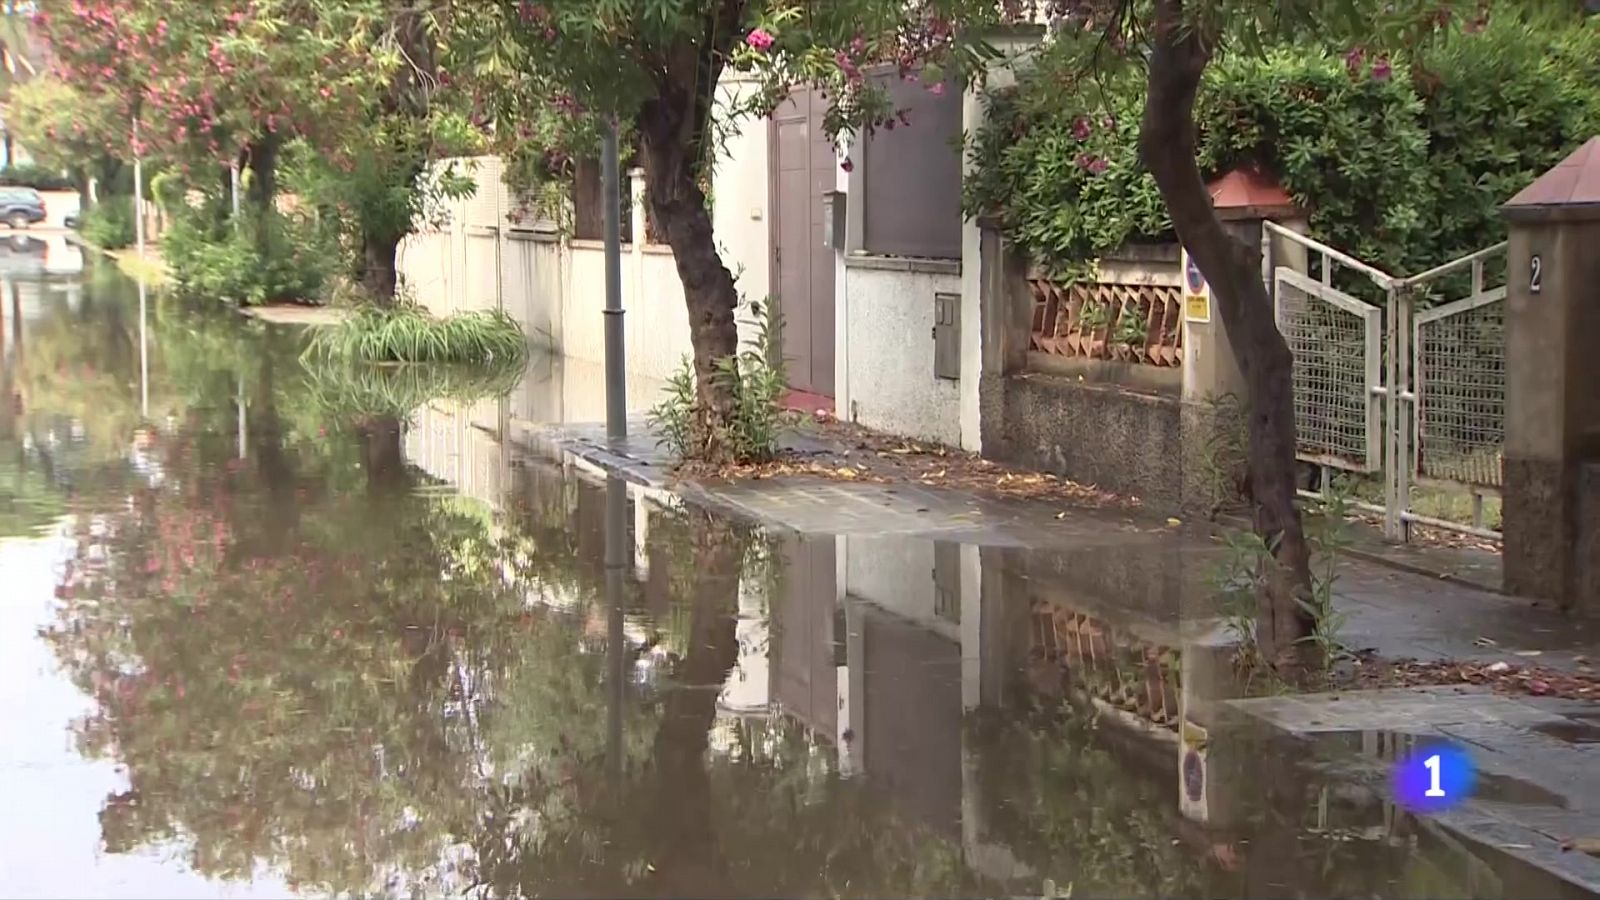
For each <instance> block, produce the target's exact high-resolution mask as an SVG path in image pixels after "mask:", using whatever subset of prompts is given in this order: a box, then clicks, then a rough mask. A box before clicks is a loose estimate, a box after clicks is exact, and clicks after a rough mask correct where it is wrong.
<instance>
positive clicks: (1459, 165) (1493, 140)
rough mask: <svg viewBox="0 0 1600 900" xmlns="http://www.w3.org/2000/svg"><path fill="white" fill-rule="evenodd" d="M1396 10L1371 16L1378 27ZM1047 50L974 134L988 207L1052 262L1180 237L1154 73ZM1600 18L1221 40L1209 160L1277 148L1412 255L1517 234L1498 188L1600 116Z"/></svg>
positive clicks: (1352, 227) (1320, 202) (1309, 186)
mask: <svg viewBox="0 0 1600 900" xmlns="http://www.w3.org/2000/svg"><path fill="white" fill-rule="evenodd" d="M1375 27H1376V26H1370V25H1369V26H1368V30H1367V31H1366V32H1364V33H1365V34H1367V35H1368V36H1369V38H1370V39H1371V40H1374V41H1375V40H1377V39H1378V37H1379V35H1378V34H1377V33H1376V32H1375V31H1374V29H1375ZM1096 39H1097V36H1096V35H1083V36H1078V37H1074V36H1072V35H1067V36H1064V37H1063V38H1062V39H1061V40H1059V41H1057V42H1056V43H1055V44H1054V45H1052V46H1050V47H1048V48H1046V49H1043V50H1041V51H1040V52H1039V53H1038V54H1037V56H1036V59H1035V61H1034V65H1033V66H1032V68H1031V69H1030V70H1029V71H1028V72H1027V73H1026V74H1025V75H1024V76H1023V77H1022V78H1021V79H1020V80H1019V83H1018V85H1017V86H1016V87H1015V88H1012V89H1008V90H1006V91H1001V92H996V93H993V94H991V95H990V96H989V97H988V103H989V108H990V110H991V114H992V119H991V121H990V123H989V125H988V126H987V127H986V128H984V129H982V130H980V131H979V132H978V133H977V134H975V135H973V136H972V137H971V139H970V142H969V146H968V153H969V155H970V157H971V158H972V159H973V161H974V162H975V163H976V165H977V168H978V171H977V173H976V174H975V175H974V177H972V178H971V179H969V180H968V182H967V183H966V185H965V187H964V194H965V196H964V203H965V206H966V209H967V211H968V212H969V213H970V214H975V215H976V214H992V215H995V216H997V217H998V219H999V224H1000V226H1001V227H1002V228H1003V229H1004V231H1005V232H1006V234H1007V235H1008V237H1010V238H1011V239H1012V240H1013V241H1014V242H1016V244H1017V245H1018V246H1019V247H1021V248H1022V249H1023V250H1025V251H1026V252H1027V253H1029V254H1030V255H1031V257H1032V258H1033V259H1034V260H1035V261H1036V262H1037V263H1039V264H1040V265H1041V266H1043V267H1044V268H1046V269H1047V270H1050V271H1052V272H1054V273H1056V274H1058V275H1061V276H1064V277H1069V278H1071V277H1083V276H1085V275H1086V274H1087V273H1088V269H1089V266H1090V265H1091V264H1092V262H1093V261H1094V260H1095V259H1097V258H1098V257H1100V256H1102V255H1104V254H1105V253H1107V252H1108V251H1111V250H1113V249H1115V248H1116V247H1118V246H1119V245H1121V244H1123V243H1125V242H1129V241H1135V242H1137V241H1146V240H1170V239H1172V236H1171V225H1170V222H1169V221H1168V219H1167V217H1166V213H1165V208H1164V205H1163V203H1162V201H1161V198H1160V196H1159V194H1158V193H1157V191H1156V189H1155V184H1154V180H1153V179H1152V178H1151V177H1150V176H1149V174H1148V173H1147V172H1145V171H1144V170H1143V168H1142V165H1141V164H1140V161H1139V159H1138V153H1137V138H1138V130H1139V116H1140V113H1141V112H1142V109H1143V105H1144V79H1143V74H1142V72H1138V71H1136V70H1129V69H1118V68H1115V67H1112V68H1109V69H1108V70H1107V71H1105V72H1101V73H1096V74H1095V75H1094V77H1090V73H1088V72H1086V70H1085V69H1084V68H1083V65H1084V62H1083V60H1084V54H1085V52H1086V50H1085V47H1084V44H1085V43H1088V42H1092V41H1094V40H1096ZM1597 58H1600V24H1597V23H1595V22H1593V21H1589V22H1574V21H1570V20H1565V19H1563V20H1561V21H1555V20H1548V19H1545V18H1539V17H1531V16H1527V15H1524V14H1521V13H1511V12H1507V13H1504V14H1497V15H1495V16H1493V17H1491V18H1490V20H1489V22H1488V25H1487V27H1483V28H1481V30H1478V29H1477V26H1475V25H1474V26H1472V28H1471V29H1469V28H1466V27H1456V28H1453V29H1450V30H1448V31H1447V32H1445V33H1443V34H1440V35H1438V36H1437V38H1436V39H1434V40H1430V41H1427V42H1425V43H1422V44H1420V45H1419V46H1417V47H1416V48H1415V49H1414V52H1412V53H1411V54H1409V55H1404V56H1403V55H1400V54H1396V55H1394V56H1393V57H1388V56H1384V55H1382V54H1379V53H1377V52H1375V51H1361V50H1349V51H1348V52H1346V49H1345V48H1341V49H1323V48H1321V47H1319V46H1318V45H1316V44H1315V43H1313V42H1310V41H1303V42H1300V43H1297V44H1294V45H1292V46H1290V45H1285V46H1272V47H1267V48H1264V49H1263V50H1262V51H1261V52H1259V53H1247V52H1246V53H1232V54H1223V55H1221V56H1220V57H1219V58H1218V60H1217V61H1216V62H1214V63H1213V64H1212V65H1211V66H1210V67H1208V70H1207V72H1206V74H1205V79H1204V81H1203V83H1202V87H1201V90H1200V95H1199V99H1198V101H1197V104H1196V108H1195V119H1196V124H1197V127H1198V131H1199V135H1198V136H1199V150H1198V162H1199V164H1200V167H1201V170H1202V172H1203V173H1205V174H1206V175H1207V176H1208V177H1210V176H1215V175H1219V174H1222V173H1224V172H1226V171H1228V170H1230V169H1233V168H1235V167H1240V166H1257V167H1259V168H1261V169H1263V170H1265V171H1267V172H1270V173H1274V174H1276V175H1277V176H1278V177H1279V178H1281V180H1282V182H1283V184H1284V185H1285V186H1286V188H1287V189H1288V191H1289V192H1290V193H1291V194H1292V195H1293V196H1294V198H1295V199H1296V201H1297V202H1298V203H1300V204H1301V205H1303V206H1304V207H1306V208H1308V209H1309V210H1311V219H1312V231H1313V233H1315V234H1316V235H1317V236H1318V237H1319V239H1322V240H1325V241H1328V242H1329V243H1331V244H1333V245H1334V246H1337V247H1340V248H1342V249H1344V250H1346V251H1349V252H1351V253H1353V254H1354V255H1356V256H1358V257H1361V258H1363V259H1367V260H1370V261H1373V262H1375V263H1377V264H1378V265H1380V266H1382V267H1385V268H1387V269H1389V270H1391V271H1395V272H1405V271H1417V270H1420V269H1422V268H1426V267H1428V266H1431V265H1435V264H1437V263H1439V262H1442V261H1444V260H1446V259H1449V258H1453V257H1455V256H1458V255H1460V254H1462V253H1465V252H1468V251H1470V250H1473V249H1477V248H1479V247H1482V246H1484V245H1486V244H1489V243H1493V242H1494V241H1496V240H1500V239H1501V238H1502V237H1503V234H1504V229H1503V226H1502V225H1501V223H1500V221H1499V216H1498V212H1497V207H1498V205H1499V204H1500V203H1503V202H1505V200H1507V199H1509V197H1510V196H1511V194H1513V193H1515V191H1517V190H1519V189H1521V188H1522V187H1523V186H1525V185H1527V184H1528V183H1529V182H1530V181H1531V180H1532V179H1533V178H1534V177H1536V176H1537V175H1538V174H1540V173H1541V172H1543V171H1544V170H1545V169H1547V168H1549V167H1550V166H1552V165H1554V164H1555V163H1556V162H1558V161H1559V160H1560V159H1561V158H1562V156H1564V155H1565V154H1566V153H1568V152H1570V151H1571V150H1572V149H1573V148H1574V147H1575V146H1577V145H1578V144H1579V143H1581V142H1582V141H1583V140H1586V139H1587V138H1588V137H1590V136H1592V135H1593V134H1594V133H1595V132H1596V131H1597V130H1600V67H1596V66H1595V64H1594V62H1593V61H1594V60H1595V59H1597Z"/></svg>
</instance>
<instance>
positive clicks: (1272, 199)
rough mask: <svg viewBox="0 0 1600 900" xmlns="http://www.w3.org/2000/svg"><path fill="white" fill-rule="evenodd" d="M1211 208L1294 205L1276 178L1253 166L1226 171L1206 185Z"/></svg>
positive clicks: (1270, 207)
mask: <svg viewBox="0 0 1600 900" xmlns="http://www.w3.org/2000/svg"><path fill="white" fill-rule="evenodd" d="M1206 189H1207V190H1209V191H1210V192H1211V205H1212V206H1215V207H1216V208H1217V209H1244V208H1258V209H1276V208H1279V207H1292V206H1294V198H1293V197H1290V196H1289V194H1288V192H1286V191H1285V190H1284V189H1283V186H1282V185H1280V184H1279V183H1278V179H1276V178H1273V177H1272V176H1271V175H1268V174H1266V173H1265V172H1262V171H1261V170H1260V169H1257V168H1255V167H1253V166H1250V167H1242V168H1238V169H1233V170H1231V171H1229V172H1228V173H1227V174H1226V175H1223V176H1222V177H1221V178H1218V179H1216V180H1214V181H1212V182H1211V183H1210V184H1208V185H1206Z"/></svg>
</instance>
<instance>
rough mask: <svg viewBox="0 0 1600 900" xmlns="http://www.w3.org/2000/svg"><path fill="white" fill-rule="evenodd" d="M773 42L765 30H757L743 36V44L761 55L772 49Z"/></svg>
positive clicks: (770, 34) (769, 33) (770, 33)
mask: <svg viewBox="0 0 1600 900" xmlns="http://www.w3.org/2000/svg"><path fill="white" fill-rule="evenodd" d="M775 40H776V39H775V38H774V37H773V36H772V32H770V31H768V30H766V29H765V28H757V29H755V30H754V31H751V32H750V33H749V34H747V35H745V38H744V42H745V43H746V44H749V45H750V46H752V47H754V48H755V49H757V50H760V51H761V52H763V53H765V52H766V51H768V50H771V49H772V44H773V42H774V41H775Z"/></svg>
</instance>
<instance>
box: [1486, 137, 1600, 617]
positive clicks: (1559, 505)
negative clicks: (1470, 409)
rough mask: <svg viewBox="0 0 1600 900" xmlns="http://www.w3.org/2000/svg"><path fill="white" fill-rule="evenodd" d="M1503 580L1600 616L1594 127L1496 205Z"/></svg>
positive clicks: (1598, 171) (1598, 207)
mask: <svg viewBox="0 0 1600 900" xmlns="http://www.w3.org/2000/svg"><path fill="white" fill-rule="evenodd" d="M1501 211H1502V213H1503V214H1504V215H1505V217H1506V220H1507V222H1508V223H1509V224H1510V230H1511V236H1510V242H1511V247H1510V250H1509V252H1508V254H1507V260H1506V266H1507V291H1506V398H1505V415H1506V420H1505V428H1506V448H1505V462H1504V468H1503V478H1504V493H1505V507H1504V519H1505V522H1504V528H1505V587H1506V590H1507V591H1508V592H1509V593H1513V594H1518V595H1521V596H1529V597H1537V598H1541V599H1548V600H1555V601H1557V602H1559V603H1560V605H1561V606H1562V607H1563V608H1568V609H1572V608H1578V609H1581V610H1582V611H1583V612H1585V613H1587V614H1590V615H1596V614H1600V477H1596V476H1597V475H1600V389H1597V388H1596V385H1600V352H1597V351H1600V287H1597V286H1600V254H1597V253H1595V248H1596V247H1600V137H1597V138H1594V139H1592V140H1590V141H1589V142H1588V143H1586V144H1584V145H1583V146H1582V147H1580V148H1579V149H1578V150H1577V151H1575V152H1574V153H1573V154H1572V155H1571V156H1569V157H1567V159H1566V160H1565V161H1563V162H1562V163H1560V164H1559V165H1557V166H1556V167H1555V168H1553V169H1551V170H1550V171H1549V172H1546V173H1545V174H1544V175H1542V176H1540V177H1539V178H1538V179H1537V180H1535V181H1534V183H1533V184H1531V185H1529V186H1528V187H1527V188H1525V189H1524V190H1523V191H1522V192H1521V193H1519V194H1517V195H1516V196H1515V197H1513V198H1511V200H1510V201H1509V202H1508V203H1506V205H1505V206H1504V207H1502V208H1501Z"/></svg>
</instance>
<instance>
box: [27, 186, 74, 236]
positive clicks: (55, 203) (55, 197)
mask: <svg viewBox="0 0 1600 900" xmlns="http://www.w3.org/2000/svg"><path fill="white" fill-rule="evenodd" d="M39 199H41V200H43V201H44V221H43V222H40V223H39V224H37V225H35V226H33V227H35V228H65V227H67V224H66V218H67V217H68V216H76V215H78V214H79V206H80V205H81V204H82V202H83V198H82V197H79V196H78V192H77V191H40V192H39Z"/></svg>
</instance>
